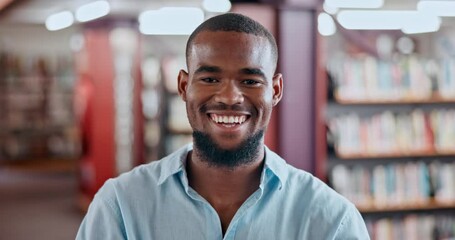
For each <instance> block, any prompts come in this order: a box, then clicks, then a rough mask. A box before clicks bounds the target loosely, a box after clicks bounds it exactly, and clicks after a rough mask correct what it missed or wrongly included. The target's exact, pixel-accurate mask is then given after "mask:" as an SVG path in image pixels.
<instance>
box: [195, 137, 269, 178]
mask: <svg viewBox="0 0 455 240" xmlns="http://www.w3.org/2000/svg"><path fill="white" fill-rule="evenodd" d="M263 136H264V130H260V131H259V132H257V133H255V134H253V135H251V136H249V137H248V138H247V139H245V140H244V141H243V142H242V143H240V144H239V146H238V147H236V148H233V149H223V148H221V147H220V146H219V145H218V144H217V143H215V141H214V140H213V139H212V138H211V137H210V136H209V135H207V134H205V133H202V132H200V131H194V132H193V141H194V145H195V147H196V148H197V149H198V152H197V154H198V157H200V158H201V160H202V161H204V162H206V163H208V164H209V165H210V166H213V167H222V168H230V169H233V168H235V167H239V166H242V165H248V164H249V163H252V162H254V161H255V160H256V157H257V156H258V155H259V147H260V145H261V143H262V138H263Z"/></svg>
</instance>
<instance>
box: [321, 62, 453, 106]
mask: <svg viewBox="0 0 455 240" xmlns="http://www.w3.org/2000/svg"><path fill="white" fill-rule="evenodd" d="M327 71H328V73H329V74H330V75H331V76H332V80H333V84H334V86H335V89H334V91H335V96H336V97H337V98H339V99H340V100H351V101H364V100H376V101H381V100H386V101H400V100H424V99H431V98H432V97H433V96H434V95H437V96H439V97H441V98H443V99H455V60H454V59H451V58H444V59H440V60H434V59H422V58H419V57H418V56H416V55H409V56H404V55H401V56H399V57H396V58H394V59H391V60H381V59H377V58H375V57H372V56H370V55H367V54H360V55H356V56H352V55H351V56H349V55H346V54H342V55H338V56H335V57H333V58H332V59H331V60H330V61H329V63H328V65H327Z"/></svg>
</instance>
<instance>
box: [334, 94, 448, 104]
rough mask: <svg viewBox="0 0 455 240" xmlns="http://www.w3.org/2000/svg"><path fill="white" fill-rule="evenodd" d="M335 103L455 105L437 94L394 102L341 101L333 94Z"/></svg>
mask: <svg viewBox="0 0 455 240" xmlns="http://www.w3.org/2000/svg"><path fill="white" fill-rule="evenodd" d="M335 102H337V103H338V104H342V105H393V104H403V105H404V104H442V103H455V98H450V99H449V98H443V97H441V96H440V95H439V94H433V95H432V96H431V97H430V98H427V99H412V98H401V99H394V100H385V99H364V100H352V99H343V98H341V97H339V96H338V95H337V94H335Z"/></svg>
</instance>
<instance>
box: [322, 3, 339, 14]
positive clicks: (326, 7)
mask: <svg viewBox="0 0 455 240" xmlns="http://www.w3.org/2000/svg"><path fill="white" fill-rule="evenodd" d="M322 9H324V12H326V13H328V14H336V13H337V12H338V8H337V7H331V6H329V5H327V3H325V2H324V4H323V5H322Z"/></svg>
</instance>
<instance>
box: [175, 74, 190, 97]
mask: <svg viewBox="0 0 455 240" xmlns="http://www.w3.org/2000/svg"><path fill="white" fill-rule="evenodd" d="M177 79H178V83H177V87H178V91H179V95H180V97H181V98H182V100H183V101H185V102H186V88H187V87H188V73H187V72H185V70H183V69H182V70H180V71H179V75H178V78H177Z"/></svg>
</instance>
